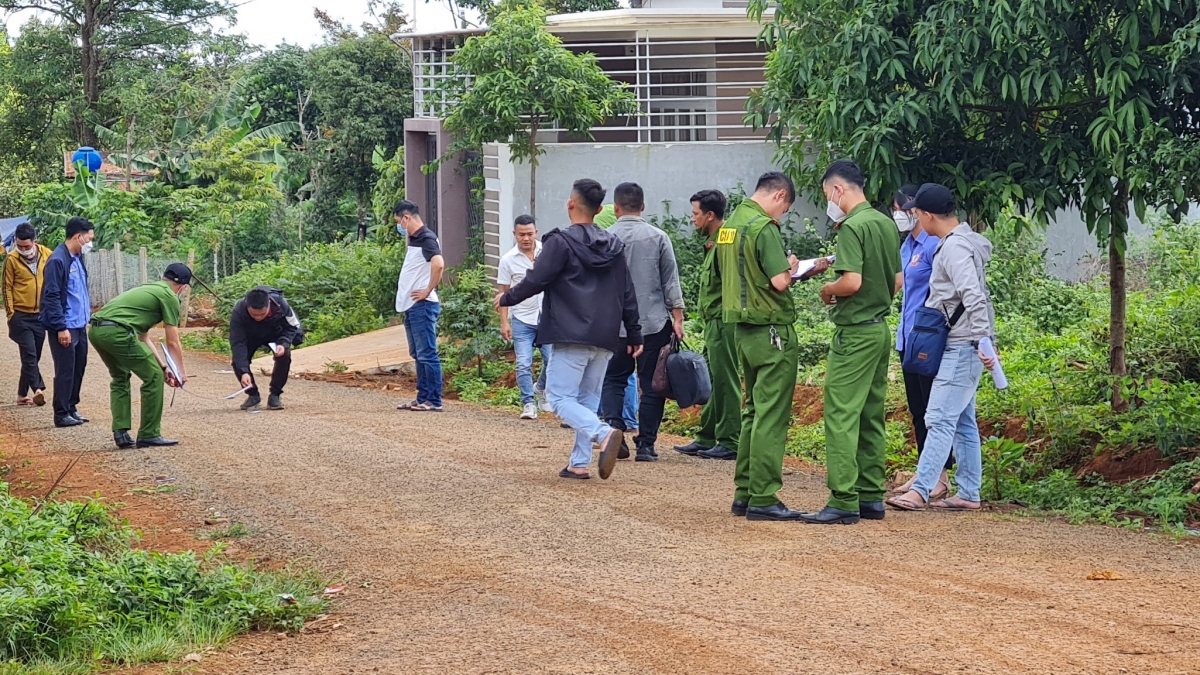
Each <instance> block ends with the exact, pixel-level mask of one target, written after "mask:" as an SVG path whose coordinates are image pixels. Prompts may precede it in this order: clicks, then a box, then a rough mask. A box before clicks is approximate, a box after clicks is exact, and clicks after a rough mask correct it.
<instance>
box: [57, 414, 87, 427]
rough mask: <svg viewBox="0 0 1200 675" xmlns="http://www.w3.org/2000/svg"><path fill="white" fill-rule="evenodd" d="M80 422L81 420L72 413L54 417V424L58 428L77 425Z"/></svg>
mask: <svg viewBox="0 0 1200 675" xmlns="http://www.w3.org/2000/svg"><path fill="white" fill-rule="evenodd" d="M80 424H83V422H82V421H81V420H78V419H76V418H75V416H74V415H63V416H62V417H55V418H54V426H56V427H58V428H60V429H61V428H63V427H77V426H79V425H80Z"/></svg>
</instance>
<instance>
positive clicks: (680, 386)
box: [653, 336, 712, 409]
mask: <svg viewBox="0 0 1200 675" xmlns="http://www.w3.org/2000/svg"><path fill="white" fill-rule="evenodd" d="M681 347H682V349H681ZM653 381H654V391H655V393H657V394H658V395H659V396H662V397H664V398H672V399H675V401H676V402H677V403H678V404H679V407H680V408H681V409H682V408H690V407H692V406H694V405H704V404H705V403H707V402H708V399H710V398H712V378H711V377H710V376H709V374H708V361H705V360H704V357H703V356H701V355H699V354H697V353H696V352H694V351H692V350H690V349H688V346H687V343H685V342H681V341H680V340H679V339H678V338H676V337H674V336H672V337H671V343H670V344H668V345H667V346H666V347H663V349H662V351H661V352H659V357H658V366H657V367H656V368H655V369H654V378H653Z"/></svg>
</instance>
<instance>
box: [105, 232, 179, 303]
mask: <svg viewBox="0 0 1200 675" xmlns="http://www.w3.org/2000/svg"><path fill="white" fill-rule="evenodd" d="M83 262H84V264H85V265H87V270H88V294H89V295H90V296H91V298H92V304H93V305H97V306H98V305H103V304H104V303H106V302H108V301H109V300H112V299H113V298H115V297H117V296H118V295H120V294H122V293H124V292H125V291H127V290H129V289H131V288H133V287H135V286H140V285H142V284H144V283H148V282H151V281H158V280H159V279H161V278H162V275H163V272H164V271H166V269H167V265H170V264H171V263H173V262H186V263H189V266H190V265H191V264H193V263H194V262H195V252H189V253H188V259H187V260H180V259H179V258H160V257H157V256H155V257H151V256H149V255H147V254H146V249H145V247H143V248H141V249H139V250H138V252H137V253H128V252H126V251H123V250H121V246H120V245H119V244H118V245H115V246H113V248H112V250H96V251H92V252H90V253H88V254H87V255H85V256H84V258H83Z"/></svg>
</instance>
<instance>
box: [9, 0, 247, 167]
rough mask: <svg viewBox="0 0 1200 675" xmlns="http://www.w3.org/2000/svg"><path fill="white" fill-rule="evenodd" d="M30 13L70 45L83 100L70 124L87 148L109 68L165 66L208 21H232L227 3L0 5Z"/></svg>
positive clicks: (85, 0)
mask: <svg viewBox="0 0 1200 675" xmlns="http://www.w3.org/2000/svg"><path fill="white" fill-rule="evenodd" d="M29 9H32V10H35V11H36V12H37V13H38V14H39V15H41V16H46V17H49V18H51V19H52V20H53V23H54V25H55V26H56V27H58V28H59V29H60V30H62V31H63V32H64V33H65V34H66V35H67V36H69V38H70V43H71V44H72V45H73V50H74V51H73V53H74V55H75V58H76V59H77V60H78V61H77V62H78V71H77V76H78V84H77V86H78V87H80V93H81V95H82V105H81V106H80V107H79V108H78V110H77V111H76V114H75V120H74V121H75V128H76V133H77V138H78V139H79V140H80V141H81V142H82V143H84V144H86V145H96V144H97V138H96V134H95V131H94V129H93V128H92V124H94V123H95V122H97V121H101V118H100V117H98V116H97V114H96V113H97V109H98V107H99V105H100V102H101V99H102V97H103V96H104V93H105V91H106V89H107V87H108V86H109V84H110V82H109V71H110V70H111V69H113V68H114V67H117V66H119V65H121V64H122V63H123V62H128V61H130V60H134V59H139V60H153V61H157V62H158V63H160V64H161V63H163V62H169V61H171V60H173V59H174V58H175V57H176V56H177V55H178V54H179V53H180V51H181V50H182V49H184V48H186V47H190V46H192V45H194V44H195V43H196V41H197V36H198V33H197V31H198V30H199V29H201V28H205V27H207V26H208V25H209V22H210V21H211V20H212V19H215V18H218V17H222V18H225V17H232V16H233V6H232V5H231V4H230V2H229V0H0V10H5V11H10V12H11V11H17V10H29ZM35 21H36V19H35Z"/></svg>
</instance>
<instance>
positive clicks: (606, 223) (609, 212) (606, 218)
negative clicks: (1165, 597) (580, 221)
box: [592, 204, 617, 230]
mask: <svg viewBox="0 0 1200 675" xmlns="http://www.w3.org/2000/svg"><path fill="white" fill-rule="evenodd" d="M592 222H593V223H596V227H598V228H600V229H602V230H607V229H608V228H610V227H612V226H613V225H614V224H616V222H617V213H616V211H615V210H614V209H613V205H612V204H605V205H604V206H603V207H602V208H601V209H600V211H598V212H597V213H596V217H595V218H593V219H592Z"/></svg>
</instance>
